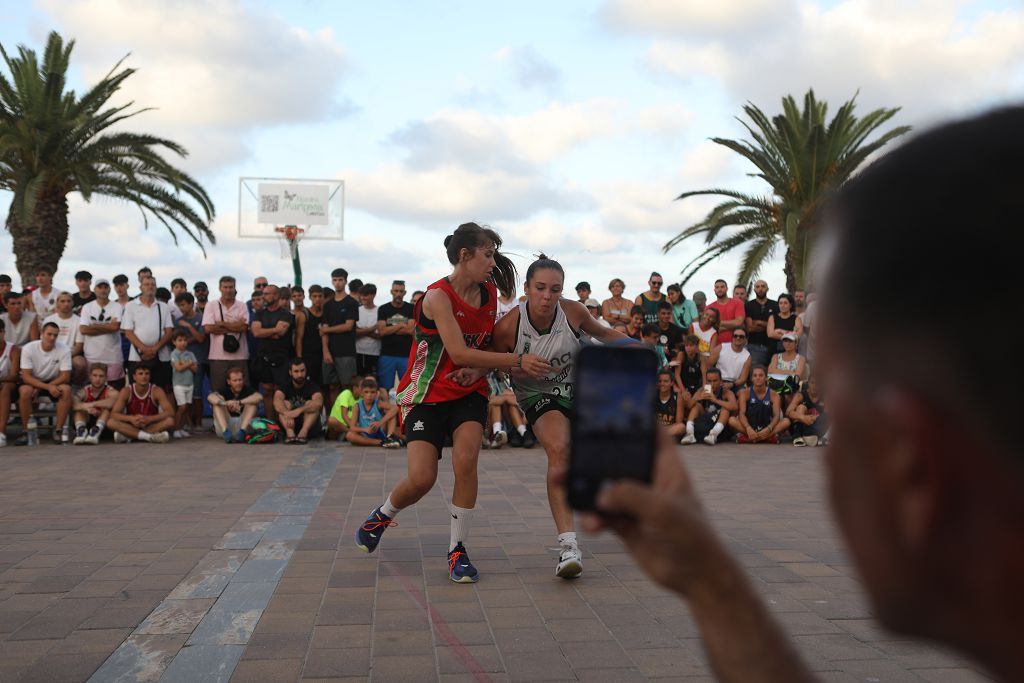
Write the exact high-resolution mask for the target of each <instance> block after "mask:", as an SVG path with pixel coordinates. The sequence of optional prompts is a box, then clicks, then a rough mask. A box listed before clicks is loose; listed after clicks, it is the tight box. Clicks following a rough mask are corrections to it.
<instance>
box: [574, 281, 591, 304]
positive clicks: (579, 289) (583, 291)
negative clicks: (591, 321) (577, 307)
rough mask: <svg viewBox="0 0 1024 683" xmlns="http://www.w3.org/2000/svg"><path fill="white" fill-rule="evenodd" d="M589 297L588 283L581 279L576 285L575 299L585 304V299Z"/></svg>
mask: <svg viewBox="0 0 1024 683" xmlns="http://www.w3.org/2000/svg"><path fill="white" fill-rule="evenodd" d="M589 298H590V283H589V282H586V281H583V282H580V283H579V284H577V285H576V300H577V301H579V302H580V303H581V304H586V303H587V299H589Z"/></svg>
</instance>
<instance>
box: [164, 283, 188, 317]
mask: <svg viewBox="0 0 1024 683" xmlns="http://www.w3.org/2000/svg"><path fill="white" fill-rule="evenodd" d="M186 293H188V283H187V282H185V280H184V278H180V277H176V278H174V279H173V280H171V296H170V298H169V299H168V302H169V303H171V304H173V305H172V306H171V317H172V318H174V323H175V324H177V323H178V318H180V317H181V309H180V308H178V295H179V294H186Z"/></svg>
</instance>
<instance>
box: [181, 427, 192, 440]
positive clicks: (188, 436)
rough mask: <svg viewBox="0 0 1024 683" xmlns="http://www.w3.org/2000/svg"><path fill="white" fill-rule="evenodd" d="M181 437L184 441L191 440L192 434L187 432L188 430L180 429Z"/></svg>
mask: <svg viewBox="0 0 1024 683" xmlns="http://www.w3.org/2000/svg"><path fill="white" fill-rule="evenodd" d="M181 435H182V436H183V437H185V438H186V439H191V438H192V432H190V431H189V430H187V429H182V430H181Z"/></svg>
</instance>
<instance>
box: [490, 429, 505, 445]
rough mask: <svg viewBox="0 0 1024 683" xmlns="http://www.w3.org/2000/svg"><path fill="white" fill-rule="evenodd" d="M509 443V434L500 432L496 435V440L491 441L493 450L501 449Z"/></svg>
mask: <svg viewBox="0 0 1024 683" xmlns="http://www.w3.org/2000/svg"><path fill="white" fill-rule="evenodd" d="M507 443H508V434H506V433H505V432H498V433H497V434H495V435H494V438H493V439H491V448H501V447H502V446H504V445H505V444H507Z"/></svg>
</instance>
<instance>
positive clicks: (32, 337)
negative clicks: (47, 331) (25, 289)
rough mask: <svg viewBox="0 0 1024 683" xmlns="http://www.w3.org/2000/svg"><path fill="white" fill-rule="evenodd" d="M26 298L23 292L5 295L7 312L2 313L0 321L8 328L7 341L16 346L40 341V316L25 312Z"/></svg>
mask: <svg viewBox="0 0 1024 683" xmlns="http://www.w3.org/2000/svg"><path fill="white" fill-rule="evenodd" d="M25 298H26V297H25V296H24V295H22V293H21V292H7V294H5V295H4V306H6V307H7V311H6V312H4V313H0V320H3V321H4V325H6V327H7V341H9V342H10V343H12V344H14V345H15V346H24V345H25V344H28V343H29V342H31V341H36V340H37V339H39V316H37V315H36V314H35V313H34V312H32V311H26V310H25Z"/></svg>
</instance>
